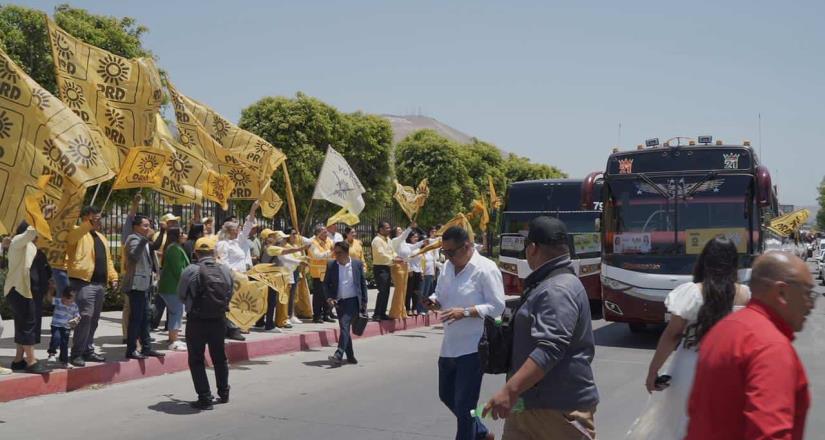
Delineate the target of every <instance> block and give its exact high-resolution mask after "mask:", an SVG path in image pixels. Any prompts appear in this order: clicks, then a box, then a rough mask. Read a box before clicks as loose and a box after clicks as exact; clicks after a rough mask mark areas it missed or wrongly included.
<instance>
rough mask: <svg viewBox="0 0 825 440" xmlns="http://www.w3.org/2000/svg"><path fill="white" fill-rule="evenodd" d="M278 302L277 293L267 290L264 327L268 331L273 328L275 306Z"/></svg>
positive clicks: (270, 289)
mask: <svg viewBox="0 0 825 440" xmlns="http://www.w3.org/2000/svg"><path fill="white" fill-rule="evenodd" d="M277 302H278V292H276V291H275V289H273V288H271V287H270V288H269V292H268V293H267V295H266V315H265V316H264V326H265V327H266V328H268V329H271V328H274V327H275V319H274V318H275V304H276V303H277Z"/></svg>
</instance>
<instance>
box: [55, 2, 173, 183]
mask: <svg viewBox="0 0 825 440" xmlns="http://www.w3.org/2000/svg"><path fill="white" fill-rule="evenodd" d="M46 24H47V26H48V30H49V42H50V43H51V48H52V58H53V59H54V63H55V70H56V72H57V86H58V88H59V89H60V97H61V99H62V100H63V102H65V103H66V105H68V106H69V108H71V109H72V111H73V112H75V113H76V114H77V115H78V116H79V117H80V118H81V119H82V120H83V122H85V123H87V124H88V125H89V127H90V128H91V131H92V133H93V136H94V140H95V142H96V143H97V144H98V145H100V147H101V148H102V150H103V153H104V156H105V158H106V162H107V163H108V164H109V166H110V167H111V168H112V169H114V170H119V169H120V165H121V163H122V161H123V160H124V159H125V158H126V155H127V153H128V152H129V149H131V148H133V147H137V146H150V145H152V138H153V137H154V135H155V114H156V113H157V112H158V111H159V110H160V105H161V100H162V98H163V92H162V84H161V81H160V74H158V70H157V67H156V66H155V63H154V61H153V60H152V59H151V58H136V59H127V58H123V57H120V56H117V55H115V54H113V53H110V52H107V51H105V50H103V49H100V48H98V47H95V46H92V45H90V44H86V43H84V42H83V41H81V40H79V39H77V38H75V37H73V36H72V35H70V34H69V33H68V32H66V31H64V30H63V29H61V28H59V27H58V26H57V25H56V24H55V23H54V22H52V21H51V20H50V19H48V18H46Z"/></svg>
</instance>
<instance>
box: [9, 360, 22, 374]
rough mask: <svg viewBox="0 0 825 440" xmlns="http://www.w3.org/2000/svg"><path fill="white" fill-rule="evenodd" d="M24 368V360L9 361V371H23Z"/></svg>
mask: <svg viewBox="0 0 825 440" xmlns="http://www.w3.org/2000/svg"><path fill="white" fill-rule="evenodd" d="M25 369H26V361H25V360H21V361H18V362H14V361H12V363H11V371H23V370H25Z"/></svg>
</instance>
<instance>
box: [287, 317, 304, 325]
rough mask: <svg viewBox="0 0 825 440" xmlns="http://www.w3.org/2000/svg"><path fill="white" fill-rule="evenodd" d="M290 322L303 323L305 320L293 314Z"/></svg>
mask: <svg viewBox="0 0 825 440" xmlns="http://www.w3.org/2000/svg"><path fill="white" fill-rule="evenodd" d="M289 322H291V323H292V324H303V323H304V321H301V320H300V319H298V317H297V316H293V317H292V318H289Z"/></svg>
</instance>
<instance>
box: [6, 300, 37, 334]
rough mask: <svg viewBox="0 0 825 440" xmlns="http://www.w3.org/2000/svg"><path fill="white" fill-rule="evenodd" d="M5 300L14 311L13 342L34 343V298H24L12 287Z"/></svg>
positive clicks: (35, 325) (35, 319) (35, 323)
mask: <svg viewBox="0 0 825 440" xmlns="http://www.w3.org/2000/svg"><path fill="white" fill-rule="evenodd" d="M6 302H7V303H8V304H9V306H10V307H11V310H12V312H14V343H15V344H19V345H24V346H29V345H35V344H36V343H37V341H36V335H35V329H36V328H37V316H36V313H35V307H34V300H33V299H31V298H26V297H25V296H23V295H21V294H20V292H18V291H17V290H15V288H14V287H12V288H11V291H9V294H8V295H6Z"/></svg>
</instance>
